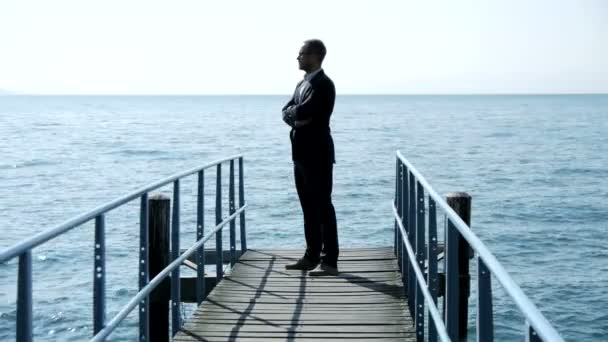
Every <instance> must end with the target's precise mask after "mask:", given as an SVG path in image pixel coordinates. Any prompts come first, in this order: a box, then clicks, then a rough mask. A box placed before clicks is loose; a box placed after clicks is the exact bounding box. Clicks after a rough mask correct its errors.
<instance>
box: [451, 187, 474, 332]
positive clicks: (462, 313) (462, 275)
mask: <svg viewBox="0 0 608 342" xmlns="http://www.w3.org/2000/svg"><path fill="white" fill-rule="evenodd" d="M446 202H447V204H448V205H449V206H450V207H451V208H452V209H454V211H455V212H456V214H458V216H460V218H461V219H462V220H463V221H464V222H465V223H466V224H467V225H468V226H469V227H470V226H471V196H470V195H469V194H467V193H466V192H451V193H448V194H447V195H446ZM470 253H471V252H470V247H469V244H468V243H467V241H466V240H465V239H464V238H463V237H462V236H461V235H460V234H458V278H459V284H458V290H459V295H458V297H459V300H458V333H459V337H460V340H466V338H467V320H468V308H469V295H470V288H471V286H470V283H471V276H470V274H469V257H470Z"/></svg>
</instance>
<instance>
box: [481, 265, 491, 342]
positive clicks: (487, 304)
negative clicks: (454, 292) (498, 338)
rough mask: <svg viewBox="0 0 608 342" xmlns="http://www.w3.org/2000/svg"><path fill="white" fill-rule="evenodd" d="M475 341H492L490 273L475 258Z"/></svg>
mask: <svg viewBox="0 0 608 342" xmlns="http://www.w3.org/2000/svg"><path fill="white" fill-rule="evenodd" d="M477 292H478V293H477V341H479V342H486V341H489V342H491V341H494V313H493V310H492V274H491V273H490V270H488V268H487V267H486V264H485V263H484V262H483V260H481V258H480V257H478V258H477Z"/></svg>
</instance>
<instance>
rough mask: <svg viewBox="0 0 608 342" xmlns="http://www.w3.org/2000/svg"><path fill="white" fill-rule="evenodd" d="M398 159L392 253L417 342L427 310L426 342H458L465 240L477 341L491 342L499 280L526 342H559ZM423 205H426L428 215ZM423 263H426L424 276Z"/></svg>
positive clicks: (500, 269) (462, 225)
mask: <svg viewBox="0 0 608 342" xmlns="http://www.w3.org/2000/svg"><path fill="white" fill-rule="evenodd" d="M396 159H397V162H396V189H395V201H394V203H393V213H394V217H395V245H394V249H395V254H396V255H397V259H398V262H399V267H400V269H401V272H402V280H403V284H404V286H405V289H406V290H405V291H406V292H407V293H408V302H409V309H410V313H411V314H412V316H413V317H414V320H413V321H414V324H415V329H416V337H417V340H418V341H424V340H425V329H424V327H425V322H424V318H425V306H426V307H427V308H428V316H429V320H430V321H432V322H428V323H427V324H426V326H427V332H426V337H427V340H428V341H436V340H437V338H438V337H439V339H440V340H441V341H458V340H459V339H460V338H461V336H462V335H461V334H460V332H459V325H458V320H459V317H458V315H459V312H458V306H459V295H460V293H459V272H458V270H459V264H458V263H459V260H458V249H459V241H458V240H459V239H462V238H464V240H466V243H467V244H468V246H470V248H472V250H473V251H474V252H475V253H476V256H477V257H476V261H477V323H476V326H477V327H476V328H477V341H484V342H485V341H493V340H494V324H493V308H492V286H491V280H492V276H493V277H494V278H495V279H496V280H498V282H499V283H500V284H501V285H502V287H503V288H504V290H505V291H506V293H507V294H508V295H509V297H510V298H511V299H512V300H513V302H514V303H515V304H516V305H517V307H518V308H519V310H520V311H521V313H522V314H523V315H524V317H525V320H526V333H525V335H526V340H528V341H563V339H562V338H561V337H560V335H559V334H558V332H557V331H556V330H555V328H553V326H552V325H551V324H550V323H549V322H548V321H547V319H546V318H545V317H544V316H543V314H542V313H541V312H540V311H539V310H538V309H537V308H536V306H535V305H534V304H533V303H532V302H531V301H530V299H529V298H528V297H527V296H526V295H525V294H524V293H523V291H522V290H521V288H520V287H519V286H518V285H517V284H516V283H515V282H514V281H513V279H511V277H510V276H509V274H508V273H507V271H506V270H505V269H504V267H503V266H502V265H501V264H500V263H499V262H498V260H497V259H496V258H495V257H494V255H493V254H492V253H491V252H490V250H489V249H488V248H487V247H486V246H485V245H484V244H483V242H481V240H480V239H479V238H478V237H477V235H475V233H473V231H472V230H471V229H470V227H469V226H468V225H467V224H466V223H465V222H464V221H463V220H462V219H461V217H460V216H459V215H458V214H457V213H456V212H455V211H454V210H453V209H452V208H451V207H450V206H449V205H448V204H447V203H446V201H445V200H444V199H443V198H442V197H441V196H439V195H438V194H437V193H436V192H435V190H433V188H432V187H431V186H430V185H429V183H428V182H427V181H426V180H425V178H424V177H423V176H422V175H421V174H420V173H419V172H418V171H417V170H416V169H415V168H414V166H413V165H412V164H411V163H410V162H409V161H408V160H407V159H405V158H404V157H403V155H402V154H401V152H399V151H398V152H397V158H396ZM425 200H428V213H427V207H426V206H425ZM437 208H439V209H441V210H442V211H443V213H444V214H445V220H446V223H447V225H446V228H445V229H446V231H445V258H444V262H445V264H444V265H445V267H444V269H445V278H444V279H445V286H444V294H443V295H444V307H443V310H444V315H443V316H444V317H443V318H442V316H441V315H440V313H439V309H438V306H437V297H438V290H439V285H440V282H439V280H440V279H439V277H438V271H437V267H438V258H437V251H438V240H437ZM460 248H462V245H461V247H460ZM467 253H468V251H467ZM425 263H428V266H427V269H426V272H425ZM425 273H426V277H425Z"/></svg>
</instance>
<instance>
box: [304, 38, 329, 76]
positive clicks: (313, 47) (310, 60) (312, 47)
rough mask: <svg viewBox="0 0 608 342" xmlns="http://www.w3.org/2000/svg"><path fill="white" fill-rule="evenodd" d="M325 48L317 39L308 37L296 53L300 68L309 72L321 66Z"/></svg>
mask: <svg viewBox="0 0 608 342" xmlns="http://www.w3.org/2000/svg"><path fill="white" fill-rule="evenodd" d="M326 53H327V50H326V49H325V44H323V42H322V41H320V40H319V39H309V40H307V41H305V42H304V45H302V47H301V48H300V53H299V54H298V64H299V67H300V70H304V71H306V72H310V71H313V70H316V69H318V68H320V67H321V64H323V59H324V58H325V54H326Z"/></svg>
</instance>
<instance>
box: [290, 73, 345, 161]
mask: <svg viewBox="0 0 608 342" xmlns="http://www.w3.org/2000/svg"><path fill="white" fill-rule="evenodd" d="M302 82H304V81H300V83H298V85H297V86H296V90H295V91H294V95H293V96H292V97H291V100H289V102H287V104H286V105H285V106H284V107H283V112H285V110H287V109H288V108H289V107H290V106H295V118H294V119H295V120H308V119H311V120H312V121H311V122H310V123H308V124H307V125H305V126H302V127H299V128H292V130H291V132H290V138H291V154H292V158H293V160H294V161H295V162H300V163H303V164H309V163H318V164H330V163H335V153H334V142H333V139H332V137H331V132H330V128H329V119H330V117H331V113H332V112H333V110H334V102H335V100H336V88H335V87H334V83H333V82H332V80H331V79H330V78H329V77H327V75H325V72H323V70H321V71H320V72H319V73H318V74H316V75H315V76H314V77H313V78H312V79H311V80H310V82H309V83H310V85H306V86H305V88H304V89H303V93H302V95H301V101H298V99H299V98H298V97H299V96H300V95H299V94H298V88H299V86H300V85H301V83H302Z"/></svg>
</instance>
